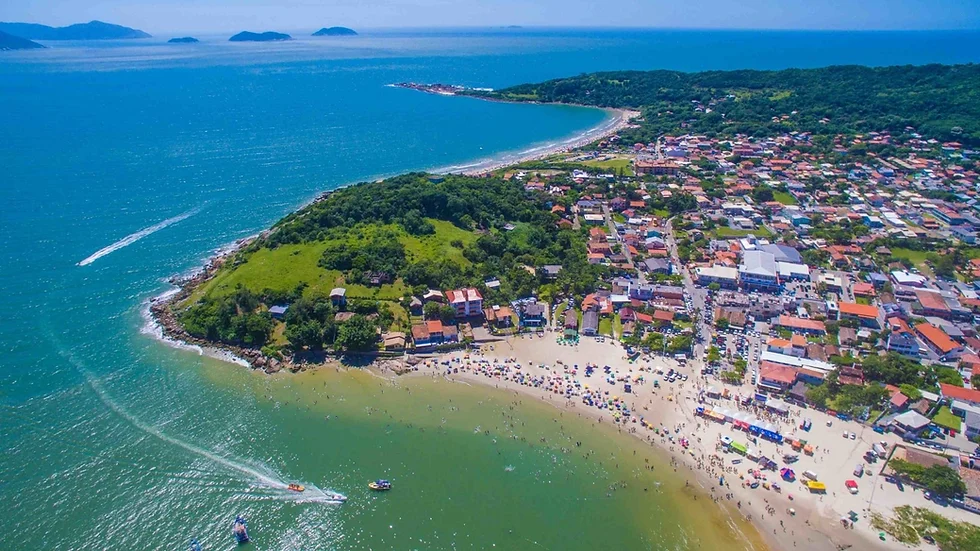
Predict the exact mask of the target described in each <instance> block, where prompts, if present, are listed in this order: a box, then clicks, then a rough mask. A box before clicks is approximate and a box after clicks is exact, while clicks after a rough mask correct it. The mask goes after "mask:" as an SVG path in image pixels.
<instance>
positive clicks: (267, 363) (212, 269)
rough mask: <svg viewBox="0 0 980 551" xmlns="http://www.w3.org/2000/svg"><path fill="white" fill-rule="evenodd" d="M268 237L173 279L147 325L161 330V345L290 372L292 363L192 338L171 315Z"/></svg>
mask: <svg viewBox="0 0 980 551" xmlns="http://www.w3.org/2000/svg"><path fill="white" fill-rule="evenodd" d="M267 234H268V233H267V232H263V233H261V234H259V235H257V236H253V237H248V238H245V239H239V240H238V241H236V242H235V244H234V245H233V246H232V247H229V248H227V249H224V250H222V251H220V252H218V254H216V255H215V256H213V257H211V258H210V259H208V261H207V262H206V263H205V264H204V266H203V267H202V268H201V269H200V270H198V271H197V272H195V273H194V274H192V275H190V276H189V277H184V278H178V277H174V278H172V279H171V280H170V283H171V284H172V285H174V286H176V291H175V292H170V293H166V294H164V295H161V296H159V297H156V298H153V299H151V300H150V308H149V312H150V321H151V322H152V323H153V324H155V325H156V326H157V327H158V328H159V329H160V332H161V336H162V338H163V340H164V341H172V342H176V343H179V344H181V345H190V346H197V347H200V348H201V349H202V350H215V351H217V352H218V353H219V354H230V355H231V356H232V357H233V358H235V359H238V360H242V361H243V362H245V363H247V364H248V365H249V367H251V368H253V369H262V370H263V371H265V372H266V373H276V372H278V371H280V370H282V369H283V368H292V365H291V362H283V361H280V360H279V359H277V358H270V357H268V356H266V355H265V354H263V353H262V351H261V350H256V349H254V348H248V347H243V346H237V345H233V344H227V343H217V342H214V341H210V340H207V339H202V338H200V337H195V336H194V335H191V334H190V333H188V332H187V331H186V330H185V329H184V327H183V325H181V323H180V321H179V320H178V319H177V314H176V313H175V312H174V307H175V306H176V305H177V304H180V303H181V302H183V301H184V300H186V299H187V298H188V297H190V296H191V294H192V293H193V292H194V291H195V290H196V289H197V288H198V287H200V286H201V285H203V284H205V283H207V282H208V281H210V280H211V278H213V277H214V276H215V274H217V273H218V270H220V269H221V267H222V266H223V265H224V263H225V262H226V261H227V260H228V259H229V258H231V257H233V256H234V255H235V254H237V253H238V251H240V250H241V249H243V248H245V247H247V246H248V245H250V244H252V243H253V242H254V241H255V240H256V239H259V238H260V237H263V236H265V235H267Z"/></svg>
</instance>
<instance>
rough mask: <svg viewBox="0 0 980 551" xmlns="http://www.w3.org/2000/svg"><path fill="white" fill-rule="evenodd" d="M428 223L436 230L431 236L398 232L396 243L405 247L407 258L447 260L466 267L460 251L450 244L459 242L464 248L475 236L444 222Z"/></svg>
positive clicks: (414, 259) (467, 263)
mask: <svg viewBox="0 0 980 551" xmlns="http://www.w3.org/2000/svg"><path fill="white" fill-rule="evenodd" d="M429 222H431V223H432V225H433V226H435V229H436V232H435V233H434V234H432V235H425V236H421V237H417V236H414V235H408V234H406V233H405V232H402V231H399V236H398V241H400V242H401V244H402V245H404V246H405V252H407V253H408V256H409V258H411V259H412V260H413V261H419V260H437V259H440V258H448V259H450V260H452V261H453V262H457V263H459V264H460V265H463V266H468V265H469V264H470V261H469V260H467V259H466V258H464V257H463V251H462V249H459V248H456V247H453V246H452V244H451V243H452V242H453V241H456V240H459V241H461V242H462V243H463V245H464V246H466V245H469V244H470V243H472V242H474V241H476V237H477V235H476V234H475V233H473V232H468V231H466V230H462V229H460V228H457V227H456V226H454V225H452V223H450V222H446V221H445V220H429ZM388 227H389V228H391V227H393V226H388Z"/></svg>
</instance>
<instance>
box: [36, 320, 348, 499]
mask: <svg viewBox="0 0 980 551" xmlns="http://www.w3.org/2000/svg"><path fill="white" fill-rule="evenodd" d="M49 338H50V339H51V340H52V341H54V343H55V345H56V349H57V352H58V354H59V355H61V356H62V357H64V358H65V359H67V360H68V362H69V363H71V365H72V366H73V367H74V368H75V369H76V370H77V371H78V372H79V373H80V374H81V375H82V377H84V379H85V382H86V384H87V385H88V386H89V388H91V389H92V391H93V392H94V393H95V395H96V397H97V398H98V399H99V401H100V402H102V403H103V404H104V405H105V406H106V407H107V408H109V409H110V410H112V411H113V412H114V413H115V414H117V415H119V416H120V417H122V418H123V419H124V420H126V421H127V422H128V423H129V424H130V425H132V426H133V427H135V428H136V429H138V430H140V431H142V432H144V433H146V434H148V435H150V436H153V437H156V438H157V439H159V440H161V441H163V442H166V443H168V444H172V445H174V446H177V447H179V448H181V449H183V450H185V451H187V452H190V453H191V454H194V455H197V456H199V457H203V458H205V459H208V460H210V461H211V462H213V463H215V464H217V465H221V466H223V467H226V468H228V469H230V470H232V471H236V472H239V473H241V474H244V475H246V476H247V477H249V478H251V479H253V480H254V481H255V482H257V483H258V485H259V486H261V487H264V488H268V489H272V490H276V491H277V492H276V495H274V496H271V497H273V498H275V499H280V500H290V501H301V502H320V503H334V504H337V503H343V502H344V501H346V500H347V497H346V496H344V495H343V494H340V493H338V492H334V491H331V490H321V489H320V488H318V487H317V486H315V485H313V484H307V485H306V490H305V491H304V492H303V493H302V494H298V493H296V492H292V491H290V490H289V488H288V484H287V483H286V482H284V481H283V480H282V479H281V478H280V477H279V476H278V475H276V474H275V473H273V472H271V470H269V469H267V468H263V469H262V470H260V469H259V468H257V467H253V466H250V465H248V464H247V463H245V462H244V461H239V460H235V459H231V458H228V457H224V456H221V455H218V454H216V453H214V452H212V451H210V450H207V449H205V448H202V447H200V446H196V445H194V444H191V443H189V442H185V441H183V440H181V439H179V438H176V437H173V436H170V435H169V434H167V433H165V432H163V431H161V430H160V429H158V428H156V427H154V426H152V425H148V424H146V423H144V422H143V421H142V420H140V419H139V418H138V417H136V416H135V415H133V414H132V413H130V412H129V410H127V409H126V408H125V407H123V406H122V405H120V404H119V403H117V402H116V401H115V400H114V399H113V398H112V396H111V395H110V394H109V393H108V392H106V390H105V389H104V388H102V383H101V382H99V379H98V378H97V377H95V375H93V374H92V373H91V372H90V371H89V370H88V369H87V368H85V367H84V365H83V364H82V363H81V362H80V361H79V360H76V359H75V358H74V355H73V354H72V353H71V352H69V351H66V350H65V349H64V348H63V347H61V346H60V345H58V343H57V339H55V338H54V337H53V335H49ZM263 471H265V472H263Z"/></svg>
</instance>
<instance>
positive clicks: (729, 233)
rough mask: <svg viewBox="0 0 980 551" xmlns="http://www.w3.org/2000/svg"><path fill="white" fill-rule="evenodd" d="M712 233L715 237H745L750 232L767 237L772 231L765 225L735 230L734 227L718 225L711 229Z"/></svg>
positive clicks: (770, 235)
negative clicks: (752, 228) (751, 228)
mask: <svg viewBox="0 0 980 551" xmlns="http://www.w3.org/2000/svg"><path fill="white" fill-rule="evenodd" d="M711 233H712V235H714V236H715V237H719V238H721V237H745V236H746V235H749V234H752V235H754V236H756V237H762V238H769V237H772V232H771V231H769V230H768V229H767V228H766V227H765V226H759V227H758V228H756V229H754V230H737V229H735V228H729V227H727V226H725V227H719V228H715V229H714V230H712V231H711Z"/></svg>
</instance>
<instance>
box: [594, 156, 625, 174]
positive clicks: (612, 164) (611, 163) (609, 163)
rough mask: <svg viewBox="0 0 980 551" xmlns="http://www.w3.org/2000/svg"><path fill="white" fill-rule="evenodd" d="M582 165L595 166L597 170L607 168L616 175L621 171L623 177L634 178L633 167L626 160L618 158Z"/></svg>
mask: <svg viewBox="0 0 980 551" xmlns="http://www.w3.org/2000/svg"><path fill="white" fill-rule="evenodd" d="M582 164H584V165H589V166H594V167H596V168H605V169H608V170H610V171H612V172H614V173H618V172H619V171H620V170H622V171H623V175H625V176H633V166H632V164H631V163H630V160H629V159H626V158H616V159H609V160H605V161H585V162H584V163H582Z"/></svg>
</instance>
